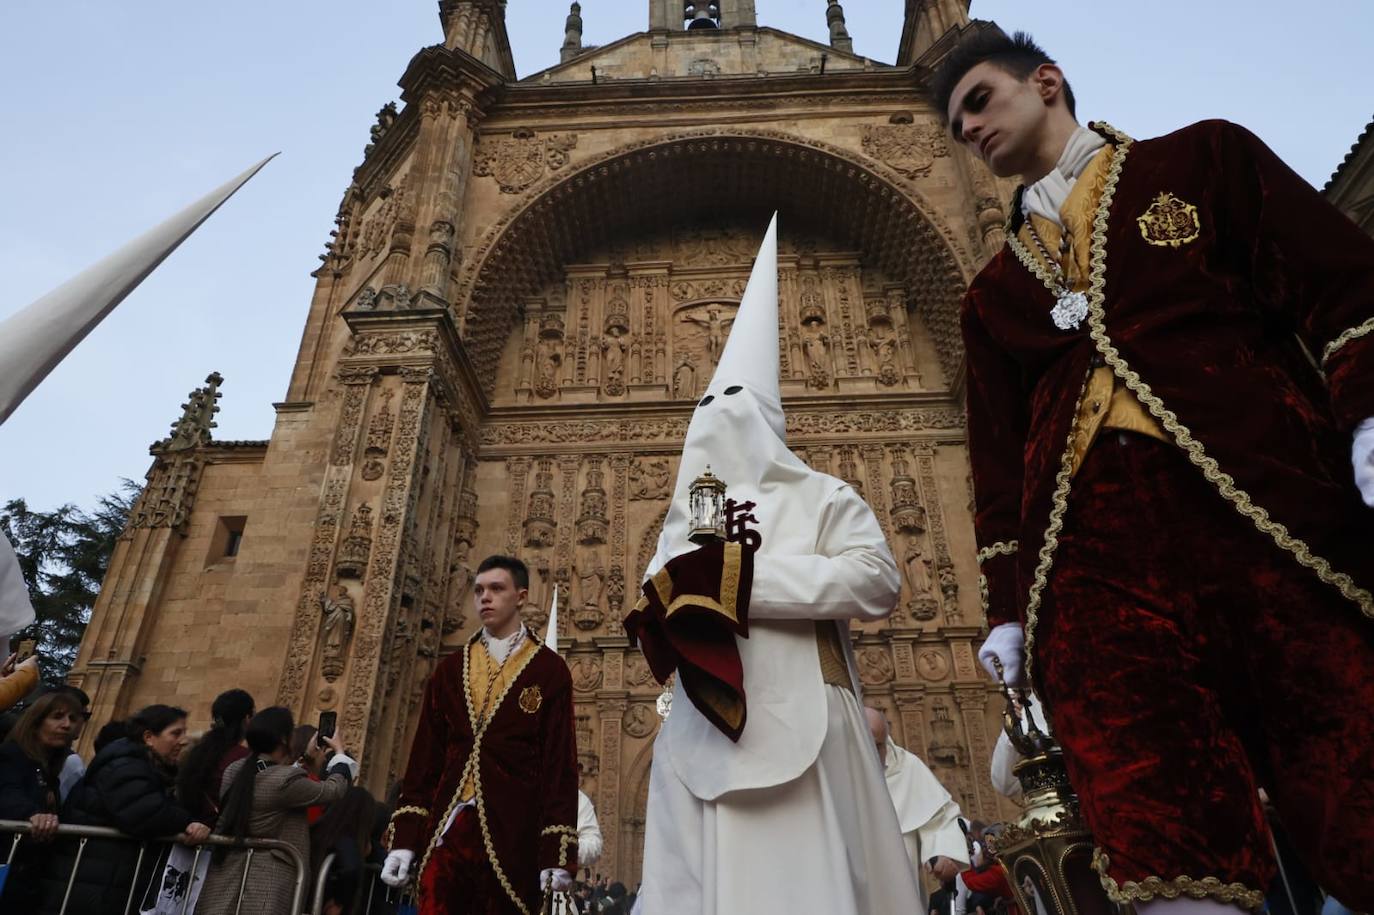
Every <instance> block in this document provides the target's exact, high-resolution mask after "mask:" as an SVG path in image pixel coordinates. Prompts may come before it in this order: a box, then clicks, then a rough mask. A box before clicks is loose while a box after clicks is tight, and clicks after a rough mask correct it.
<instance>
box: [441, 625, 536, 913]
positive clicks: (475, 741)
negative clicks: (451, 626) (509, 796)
mask: <svg viewBox="0 0 1374 915" xmlns="http://www.w3.org/2000/svg"><path fill="white" fill-rule="evenodd" d="M479 634H480V630H479ZM525 635H526V637H527V638H531V639H533V637H534V636H533V633H530V632H526V633H525ZM475 641H476V638H475V637H474V638H472V639H469V640H468V643H467V644H466V645H465V646H463V700H464V701H465V702H466V703H467V709H468V721H469V722H470V723H471V724H473V725H474V729H475V730H474V733H473V737H472V752H470V753H469V754H468V758H467V761H466V762H464V763H463V773H462V776H461V777H460V778H459V779H458V787H457V788H456V789H454V792H453V799H452V800H450V801H449V804H448V809H447V810H445V811H444V818H443V820H442V821H441V822H440V823H439V825H438V826H437V827H436V828H435V830H434V834H433V835H432V836H430V838H429V845H428V846H427V847H426V848H425V854H424V857H423V858H422V859H421V861H420V867H419V868H418V869H417V870H416V871H415V879H416V881H418V880H419V879H420V875H421V874H423V873H424V872H425V865H427V864H428V863H429V859H430V856H431V855H432V854H433V853H434V849H435V848H437V847H438V845H439V839H440V838H442V835H441V833H442V832H443V829H444V826H445V825H447V824H448V821H449V818H450V817H451V816H453V811H455V810H457V809H458V805H459V803H460V800H459V799H460V798H461V797H462V794H463V786H464V785H466V784H467V782H468V778H469V776H470V777H471V778H472V785H473V792H474V795H473V799H474V800H475V801H476V806H477V823H478V825H479V826H480V827H481V829H482V844H483V846H484V847H485V848H486V852H487V860H489V861H490V862H491V869H492V871H494V872H495V874H496V879H497V880H498V881H500V883H501V888H502V889H504V890H505V891H506V895H507V896H509V897H510V899H511V901H512V902H514V903H515V907H516V908H517V909H519V910H520V913H521V915H530V912H529V910H528V909H527V908H525V903H524V902H523V901H522V900H521V899H520V896H519V894H517V893H516V892H515V888H514V887H512V886H511V884H510V880H509V879H508V878H507V877H506V872H505V871H504V870H503V869H502V867H501V862H500V861H499V860H497V857H496V849H495V847H494V846H493V845H492V842H491V830H490V829H489V828H488V827H487V809H486V803H485V802H484V801H483V800H482V767H481V766H480V765H479V764H478V758H479V757H480V756H481V751H482V737H483V736H484V735H485V734H486V732H487V727H488V725H490V724H491V722H492V720H493V719H494V718H495V717H496V712H497V710H498V709H499V708H501V703H502V702H504V701H505V700H506V696H507V695H508V694H509V693H510V691H511V688H512V687H513V686H514V685H515V681H516V680H519V679H520V675H521V674H522V673H524V672H525V668H526V667H528V666H529V664H530V662H531V661H533V660H534V659H535V657H536V656H538V654H539V652H538V651H537V650H536V651H531V652H529V653H528V654H527V655H525V660H524V661H523V662H521V664H520V666H519V667H518V668H516V669H515V670H514V671H512V673H511V676H510V679H509V680H507V681H506V685H505V688H504V689H503V690H501V694H500V695H499V696H498V697H497V698H496V700H495V701H494V702H491V703H490V704H489V707H490V708H491V714H490V715H489V716H488V717H487V718H486V719H485V720H484V721H482V722H481V723H480V725H479V724H478V723H477V719H476V715H475V710H474V709H473V705H472V689H471V687H470V685H469V683H468V663H469V658H470V656H471V654H472V646H473V643H474V642H475ZM537 644H538V643H536V645H537Z"/></svg>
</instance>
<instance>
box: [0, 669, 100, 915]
mask: <svg viewBox="0 0 1374 915" xmlns="http://www.w3.org/2000/svg"><path fill="white" fill-rule="evenodd" d="M80 715H81V705H80V704H79V703H78V701H77V700H76V699H75V698H74V697H73V696H71V695H70V694H68V693H63V692H51V693H47V694H46V695H43V696H40V697H39V698H38V700H37V701H35V702H34V703H33V704H32V705H30V706H29V707H28V709H27V710H26V711H25V712H24V714H23V716H22V717H20V719H19V720H18V721H17V722H16V723H15V725H14V728H13V729H12V730H11V731H10V733H9V737H8V739H7V740H6V741H5V742H4V743H3V744H0V820H27V821H28V823H29V835H28V836H27V837H26V838H24V839H23V840H21V841H20V843H19V848H18V849H17V850H16V851H15V856H14V860H13V862H11V865H10V870H9V874H8V875H7V877H6V879H5V887H4V891H3V893H0V912H29V911H33V909H34V907H35V906H36V904H37V901H38V889H39V879H38V878H39V877H40V875H41V874H42V872H43V868H44V866H45V865H46V863H47V859H48V857H49V855H50V854H51V851H52V844H51V842H52V837H53V835H54V834H55V832H56V830H57V823H58V819H57V799H58V796H59V794H58V774H59V773H60V772H61V770H62V761H63V760H64V759H65V758H66V756H67V752H68V750H69V749H70V747H71V743H72V735H74V734H75V733H76V724H77V721H78V719H79V717H80ZM3 854H4V855H6V856H8V854H9V849H8V848H5V849H3Z"/></svg>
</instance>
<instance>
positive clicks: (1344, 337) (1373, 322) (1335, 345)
mask: <svg viewBox="0 0 1374 915" xmlns="http://www.w3.org/2000/svg"><path fill="white" fill-rule="evenodd" d="M1368 334H1374V318H1370V319H1369V320H1368V321H1365V322H1364V323H1363V324H1357V325H1355V326H1354V327H1351V328H1347V329H1346V330H1344V331H1342V332H1341V335H1340V336H1339V337H1337V338H1336V339H1334V340H1332V341H1331V342H1330V343H1328V344H1326V349H1324V350H1322V370H1323V371H1325V370H1326V363H1327V362H1329V361H1330V359H1331V357H1332V356H1334V355H1336V351H1337V350H1339V349H1340V348H1341V347H1342V346H1345V345H1346V344H1347V343H1349V342H1351V341H1352V340H1358V339H1359V338H1361V337H1364V336H1367V335H1368Z"/></svg>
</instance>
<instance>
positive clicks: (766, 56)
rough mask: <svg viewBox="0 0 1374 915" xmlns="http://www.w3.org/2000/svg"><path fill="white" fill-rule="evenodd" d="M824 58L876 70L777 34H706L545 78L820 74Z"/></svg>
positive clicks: (649, 41) (626, 50)
mask: <svg viewBox="0 0 1374 915" xmlns="http://www.w3.org/2000/svg"><path fill="white" fill-rule="evenodd" d="M823 54H824V55H825V57H826V61H825V69H826V72H827V73H831V72H840V71H844V70H863V69H866V68H871V67H872V66H874V65H873V64H872V62H866V61H865V60H864V59H862V58H856V57H854V56H853V55H851V54H845V53H842V52H839V51H836V50H834V49H833V48H828V47H825V46H823V45H815V44H812V43H810V42H806V41H803V40H800V39H797V38H796V37H794V36H791V35H787V34H784V33H781V32H776V31H774V30H772V29H766V28H765V29H720V30H712V29H702V30H699V31H695V30H694V31H692V32H675V33H673V34H672V36H671V41H666V42H665V41H662V40H659V41H655V39H654V37H653V36H651V35H649V34H644V35H638V36H634V37H632V38H629V39H626V40H623V41H619V42H616V43H615V44H613V45H608V46H606V47H605V48H597V49H594V50H588V51H587V52H585V53H584V54H583V55H582V56H580V57H578V58H576V59H575V60H573V61H572V62H571V63H570V64H569V65H567V66H561V67H557V68H555V69H553V70H551V71H549V72H548V73H546V74H544V75H543V76H541V77H539V79H540V80H541V81H544V82H549V83H566V82H584V81H586V80H589V79H591V67H593V66H594V67H596V74H597V79H598V80H603V79H604V80H618V79H650V78H660V79H664V78H673V77H692V78H697V79H700V78H703V77H705V78H710V77H716V76H755V75H760V74H770V73H771V74H783V73H798V72H801V73H815V72H819V70H820V67H821V55H823Z"/></svg>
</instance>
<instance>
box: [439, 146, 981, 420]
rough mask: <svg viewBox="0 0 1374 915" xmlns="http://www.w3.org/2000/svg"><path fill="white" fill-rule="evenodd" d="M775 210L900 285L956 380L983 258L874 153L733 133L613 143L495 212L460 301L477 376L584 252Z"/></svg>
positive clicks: (490, 368) (488, 375)
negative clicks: (965, 298) (962, 330)
mask: <svg viewBox="0 0 1374 915" xmlns="http://www.w3.org/2000/svg"><path fill="white" fill-rule="evenodd" d="M774 210H777V211H778V212H779V213H780V214H781V217H780V220H781V225H782V226H783V231H786V227H787V226H788V225H796V226H799V227H802V228H804V229H807V230H812V231H826V232H832V233H837V234H839V235H841V236H843V237H846V238H848V239H849V240H850V241H851V243H852V244H853V246H854V247H855V248H856V249H857V250H862V251H864V252H865V253H866V256H867V257H869V258H871V259H872V260H873V261H874V262H875V263H876V264H877V265H879V266H880V267H882V268H883V269H884V270H885V271H886V272H887V273H889V274H890V275H892V276H894V277H897V278H899V279H901V280H902V281H903V282H904V283H905V284H906V286H907V288H908V290H909V300H908V302H907V306H908V307H909V308H912V307H914V308H916V309H917V310H918V311H919V313H920V315H921V317H922V318H923V319H924V321H925V323H926V325H927V326H928V327H929V329H930V332H931V334H932V337H933V339H934V341H935V344H936V348H937V350H938V352H939V356H940V360H941V362H942V364H943V368H944V370H945V372H946V375H947V377H950V378H954V377H957V374H958V370H959V365H960V362H961V359H962V345H961V343H960V340H959V330H958V305H959V299H960V296H961V295H962V293H963V289H964V288H965V286H966V284H967V281H968V279H969V278H970V277H971V276H972V274H973V270H974V264H973V261H972V258H970V256H969V255H968V252H967V251H965V250H964V249H963V247H962V246H961V245H960V243H959V242H958V241H957V240H956V239H955V237H954V235H953V233H951V232H950V231H949V230H948V227H946V226H945V225H944V224H943V222H942V221H941V220H940V219H939V218H938V217H936V216H935V215H934V210H933V208H931V207H930V206H929V205H928V203H927V202H926V201H925V200H924V199H923V198H922V197H921V196H920V195H919V194H918V193H917V192H915V191H914V190H913V189H911V188H910V186H909V184H906V183H905V182H903V181H902V180H901V179H900V178H899V177H898V176H896V175H895V174H889V170H888V169H887V167H886V166H884V165H882V164H881V163H879V162H877V161H875V160H872V159H867V158H864V157H862V156H859V155H856V154H854V153H851V152H849V151H846V150H842V149H839V148H837V147H833V146H829V145H826V144H821V143H817V142H815V141H813V140H808V139H805V138H802V137H798V136H793V135H790V134H785V133H781V132H776V131H748V130H737V129H735V130H732V129H720V130H697V131H691V132H688V133H679V134H674V135H670V136H667V137H664V138H662V139H659V140H652V141H642V142H639V143H635V144H631V145H628V146H625V147H622V148H620V149H617V150H613V151H611V152H608V153H606V154H605V155H603V156H602V157H600V158H599V159H597V160H595V161H593V162H591V163H588V164H585V165H584V166H583V167H582V168H581V169H579V170H578V171H576V172H573V173H572V174H569V175H564V176H560V177H559V178H557V179H548V180H546V181H545V182H543V183H541V184H540V185H538V186H536V187H535V188H533V189H532V190H531V191H530V192H528V193H527V194H526V196H525V198H524V199H523V200H522V201H521V203H520V204H518V205H517V206H516V207H515V208H513V209H512V210H511V211H510V212H509V213H507V214H506V215H505V216H503V217H502V218H501V219H499V220H497V221H496V223H495V224H494V225H493V226H492V227H491V228H490V229H489V230H488V232H487V233H486V235H484V236H483V238H482V239H481V240H480V241H479V242H478V244H477V245H476V246H475V247H474V250H473V253H472V256H471V257H470V258H469V260H468V263H467V265H466V266H465V267H464V270H463V273H462V277H461V280H460V284H459V289H458V292H457V295H456V296H455V302H456V303H457V305H456V307H457V309H458V311H459V317H460V324H461V326H462V328H463V336H464V340H465V342H466V344H467V347H468V351H469V355H470V356H471V358H472V361H473V365H474V367H475V368H476V370H477V374H478V376H479V377H482V378H485V379H488V384H489V385H490V384H491V383H492V382H491V380H492V379H494V377H495V368H496V364H497V362H498V360H499V359H500V353H501V349H502V347H503V345H504V343H505V341H506V338H507V337H508V335H509V334H510V332H511V329H512V327H513V324H514V322H515V320H516V318H517V309H516V307H515V303H517V302H519V301H520V300H521V299H522V298H523V297H525V296H528V295H531V294H532V293H533V292H534V291H535V290H537V289H539V288H540V287H541V286H542V285H543V284H545V283H547V282H549V281H551V280H552V279H554V278H555V277H556V276H557V275H558V272H559V270H560V269H561V267H562V265H563V264H565V263H568V262H572V261H575V260H576V258H577V257H578V256H579V254H581V253H582V252H585V251H587V250H590V249H592V248H594V247H596V246H597V245H600V244H603V243H605V242H606V241H608V240H609V239H611V238H613V237H615V236H616V235H617V234H620V233H625V232H633V231H637V230H638V231H643V230H648V229H652V228H655V227H661V226H665V225H670V224H674V223H676V222H679V221H682V220H684V219H687V220H699V221H706V220H712V219H716V218H721V217H724V216H726V215H733V216H738V215H740V214H750V215H751V216H756V217H757V221H758V222H759V224H760V225H762V224H763V223H764V222H765V221H766V220H767V217H768V215H769V214H770V213H771V212H772V211H774ZM488 393H490V389H489V390H488Z"/></svg>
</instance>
